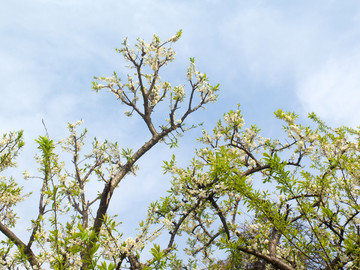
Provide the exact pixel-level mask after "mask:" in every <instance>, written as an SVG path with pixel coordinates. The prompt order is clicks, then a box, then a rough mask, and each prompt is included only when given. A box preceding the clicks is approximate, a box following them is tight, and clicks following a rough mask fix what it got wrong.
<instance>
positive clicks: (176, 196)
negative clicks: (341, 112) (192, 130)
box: [149, 109, 360, 270]
mask: <svg viewBox="0 0 360 270" xmlns="http://www.w3.org/2000/svg"><path fill="white" fill-rule="evenodd" d="M275 114H276V117H277V118H279V119H281V120H283V121H284V122H285V125H284V130H285V132H286V133H287V140H285V142H283V143H281V142H280V141H279V140H272V139H269V138H263V137H262V136H260V129H259V128H257V127H256V126H254V125H253V126H251V127H249V128H244V119H243V116H242V115H241V112H240V110H239V109H238V110H236V111H230V112H229V113H227V114H225V115H224V121H219V122H218V124H217V126H216V127H215V128H214V130H213V133H212V134H208V133H207V132H206V131H204V133H203V137H202V138H200V141H201V142H202V143H203V144H204V145H205V146H204V147H202V148H200V149H199V150H197V151H196V158H194V159H193V160H192V162H191V165H190V166H189V167H187V168H179V167H177V166H176V162H175V159H172V160H171V161H169V162H166V163H165V166H164V168H165V170H166V171H167V172H170V173H172V174H173V181H172V187H171V190H170V191H169V192H170V194H169V195H168V196H166V197H164V198H162V199H161V200H160V201H157V202H155V203H153V204H152V206H151V208H150V209H151V211H149V216H151V217H152V218H153V219H154V220H155V222H153V223H152V225H153V226H155V225H156V224H157V223H159V222H162V223H163V224H164V226H165V227H166V229H167V230H168V231H169V233H170V235H171V240H170V241H169V245H168V247H167V248H166V249H164V253H166V252H167V251H168V250H170V249H172V248H173V238H174V237H175V236H176V235H179V234H181V233H182V234H186V235H187V236H188V244H189V245H188V247H187V252H188V254H189V255H190V256H192V257H193V258H195V257H197V258H198V259H197V262H194V260H193V261H191V262H190V265H191V263H192V267H194V265H205V266H206V267H204V268H208V269H283V270H295V269H323V270H325V269H326V270H330V269H332V270H335V269H360V223H359V221H360V219H359V210H360V208H359V203H360V182H359V179H360V178H359V176H360V173H359V172H360V171H359V168H360V167H359V166H360V163H359V160H360V159H359V150H360V130H359V129H352V128H348V127H340V128H336V129H333V128H330V127H328V126H326V125H325V124H324V123H323V122H322V121H320V120H319V119H318V118H317V117H316V116H315V115H314V114H310V115H309V117H310V119H312V120H313V121H314V123H315V124H316V126H317V127H316V128H311V127H309V126H302V125H300V124H297V123H296V118H297V116H296V115H295V114H293V113H285V112H283V111H281V110H279V111H277V112H276V113H275ZM151 212H153V213H154V214H152V213H151ZM219 250H223V251H225V252H226V253H227V254H228V255H227V256H225V258H224V257H223V258H224V259H222V260H219V259H218V258H217V256H216V255H217V254H218V256H219V254H220V256H221V253H219ZM164 260H165V261H166V258H165V257H164ZM201 260H202V264H199V263H200V262H199V261H201ZM167 261H169V260H167ZM169 264H170V262H169ZM190 268H191V267H190Z"/></svg>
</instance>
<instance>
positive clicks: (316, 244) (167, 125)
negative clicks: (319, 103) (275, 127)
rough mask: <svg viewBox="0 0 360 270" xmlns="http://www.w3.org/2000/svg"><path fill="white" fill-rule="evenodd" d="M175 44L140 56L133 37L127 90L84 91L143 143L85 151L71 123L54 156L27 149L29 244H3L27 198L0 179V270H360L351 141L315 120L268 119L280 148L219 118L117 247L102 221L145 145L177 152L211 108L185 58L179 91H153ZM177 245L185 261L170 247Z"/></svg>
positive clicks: (6, 163) (165, 87) (204, 85)
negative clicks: (190, 123) (95, 188)
mask: <svg viewBox="0 0 360 270" xmlns="http://www.w3.org/2000/svg"><path fill="white" fill-rule="evenodd" d="M180 35H181V32H179V33H177V34H176V35H175V36H174V37H172V38H170V39H169V40H167V41H165V42H161V41H160V39H159V38H158V37H157V36H154V38H153V40H152V42H151V43H150V44H147V43H145V42H144V41H143V40H141V39H139V40H138V43H137V45H136V47H135V49H134V50H133V49H132V48H131V47H130V46H129V45H128V43H127V40H125V41H124V43H123V47H122V48H121V49H119V50H117V51H118V52H119V53H121V54H122V55H123V57H124V58H125V60H126V61H128V63H129V67H130V68H131V69H132V70H134V75H129V76H128V77H127V80H126V82H125V83H123V82H122V81H121V80H120V78H119V77H118V75H117V74H116V73H114V75H113V76H112V77H108V78H105V77H99V78H96V79H97V82H95V83H94V86H93V88H94V90H96V91H100V90H103V89H107V90H109V91H110V92H111V93H113V94H115V95H116V97H117V99H119V100H120V101H121V102H122V104H123V105H124V106H127V107H128V108H129V110H127V111H125V114H126V115H127V116H131V115H133V114H136V115H138V116H139V117H140V118H141V119H143V121H144V123H145V128H146V129H147V130H149V133H150V138H149V139H148V140H147V141H146V142H145V143H144V144H143V145H142V146H141V147H140V148H139V149H137V150H134V151H133V150H130V149H121V148H120V147H119V146H118V144H117V143H112V142H109V141H105V142H100V141H98V140H96V139H95V140H94V141H93V143H92V151H91V152H90V153H84V147H83V146H84V144H85V138H86V129H83V130H80V131H79V126H80V125H81V122H76V123H74V124H69V126H68V129H69V133H70V134H69V136H68V138H66V139H64V140H61V141H60V142H59V143H58V144H57V143H55V142H54V141H53V140H51V139H50V138H49V137H48V136H47V135H46V136H40V137H39V138H38V139H37V143H38V148H39V155H38V156H36V160H37V162H38V163H39V171H40V176H31V175H29V174H28V173H25V174H24V175H25V178H31V181H35V180H39V179H40V180H41V181H42V188H41V192H40V199H39V207H38V213H37V215H36V216H35V217H34V219H33V220H32V227H31V228H30V234H29V238H28V239H27V241H25V240H24V239H20V238H19V236H17V235H16V234H15V233H14V232H13V231H14V230H13V228H14V227H15V226H16V215H15V213H14V207H15V206H16V204H17V203H19V202H20V201H22V200H24V199H26V196H24V194H22V188H21V187H20V186H19V184H18V183H17V182H16V181H15V180H14V179H13V178H7V177H5V176H1V179H0V191H1V195H2V196H1V197H0V206H1V212H0V231H1V232H2V233H3V234H4V235H5V238H3V240H1V242H0V265H1V267H2V268H4V269H15V268H16V267H18V266H21V267H23V268H27V269H41V268H49V267H51V268H53V269H198V268H203V269H284V270H295V269H296V270H297V269H321V270H335V269H360V259H359V258H360V225H359V224H360V219H359V212H360V207H359V203H360V158H359V152H360V130H359V129H351V128H347V127H340V128H336V129H333V128H330V127H328V126H326V125H325V124H324V123H323V122H322V121H320V120H319V119H318V118H317V117H316V116H315V115H314V114H310V118H311V119H312V120H313V121H314V123H315V128H312V127H308V126H303V125H300V124H298V123H297V116H296V115H295V114H293V113H286V112H283V111H281V110H279V111H277V112H276V113H275V115H276V117H278V118H279V119H281V120H283V121H284V123H285V124H284V131H285V133H286V139H285V140H277V139H270V138H264V137H262V136H261V135H260V129H259V128H258V127H256V126H255V125H253V126H250V127H246V128H245V123H244V119H243V116H242V115H241V112H240V110H239V109H237V110H235V111H230V112H229V113H227V114H225V115H224V120H222V121H219V122H218V124H217V126H216V127H215V128H214V130H213V132H212V133H208V132H206V131H204V132H203V136H202V138H200V142H201V143H202V144H203V145H204V146H203V147H202V148H200V149H198V150H196V157H195V158H194V159H193V160H192V161H191V164H190V165H189V166H188V167H187V168H180V167H178V166H177V165H176V161H175V157H173V159H172V160H170V161H166V162H165V165H164V169H165V171H166V172H168V173H171V174H172V175H173V180H172V186H171V189H170V190H169V194H168V196H166V197H164V198H161V199H159V200H158V201H156V202H153V203H152V204H151V205H150V206H149V211H148V214H147V216H146V218H145V219H144V220H143V221H142V222H140V226H139V233H138V235H137V236H135V237H132V238H131V237H130V238H127V239H123V238H122V234H121V232H119V231H118V230H117V229H118V226H117V225H118V221H117V219H116V218H115V217H112V216H110V215H108V214H107V212H108V208H109V207H110V202H111V198H112V196H113V194H114V193H115V192H116V190H115V189H116V188H117V187H118V186H119V183H120V182H121V181H122V180H123V179H124V178H125V176H126V175H128V174H130V173H133V174H134V173H135V172H136V169H137V167H136V163H137V161H138V160H139V159H140V158H141V157H142V156H143V155H144V154H145V153H147V152H148V151H149V150H150V149H151V148H152V147H153V146H154V145H155V144H157V143H160V142H166V143H168V144H170V146H176V143H177V140H176V138H177V136H179V135H181V134H182V133H183V132H184V131H185V130H186V129H188V128H187V127H186V126H185V120H186V118H187V117H188V116H189V115H190V114H191V113H193V112H195V111H196V110H198V109H199V108H201V107H203V106H204V105H205V104H206V103H208V102H213V101H215V99H216V91H217V90H218V86H211V85H210V84H209V82H208V80H207V78H206V76H205V74H202V73H200V72H198V71H197V70H196V68H195V64H194V59H191V61H190V67H189V69H188V72H187V79H188V83H189V90H188V91H185V86H176V87H172V86H171V85H170V83H169V82H163V81H162V80H161V79H160V76H159V71H160V69H161V68H162V67H163V66H164V65H166V64H167V63H169V62H171V61H173V59H174V55H175V53H174V51H173V50H172V49H171V44H173V43H174V42H176V41H177V40H178V39H179V37H180ZM166 102H167V103H168V105H169V111H168V115H169V116H168V119H163V120H159V119H158V118H156V119H155V118H154V116H153V112H154V109H155V107H156V106H158V104H160V103H166ZM181 108H183V109H181ZM155 120H156V122H157V123H158V122H159V121H160V124H155ZM161 121H162V122H161ZM23 144H24V143H23V140H22V132H18V133H16V132H13V133H9V134H5V135H4V136H3V137H2V139H1V140H0V172H3V171H4V170H6V169H7V168H9V167H12V166H15V165H16V164H15V161H14V159H15V157H16V156H17V155H18V153H19V150H20V149H21V148H22V146H23ZM58 148H60V149H58ZM61 150H62V151H66V152H69V153H70V156H71V160H70V162H67V163H66V162H65V161H61V160H60V158H59V155H58V154H57V153H59V151H61ZM33 178H34V179H33ZM90 181H99V183H100V184H101V186H102V189H100V190H99V193H98V195H97V196H95V197H94V198H90V197H89V196H90V195H89V193H88V192H87V186H88V184H89V182H90ZM25 195H26V194H25ZM163 232H167V234H166V235H168V239H166V240H165V241H167V242H166V243H165V244H164V239H163V238H162V241H161V242H159V243H161V245H160V244H159V243H157V244H151V247H149V245H150V242H151V241H152V240H154V239H155V238H156V237H157V236H159V234H160V233H163ZM185 236H187V237H188V242H187V245H186V246H185V248H184V250H185V252H186V253H185V254H182V253H181V250H180V245H176V243H179V242H178V240H179V238H181V237H185ZM182 240H183V239H181V241H182ZM145 247H148V248H147V249H145ZM149 249H150V256H147V257H145V258H144V256H143V255H142V252H144V251H145V250H149ZM181 249H183V248H182V247H181ZM186 254H187V255H186ZM186 256H188V260H186Z"/></svg>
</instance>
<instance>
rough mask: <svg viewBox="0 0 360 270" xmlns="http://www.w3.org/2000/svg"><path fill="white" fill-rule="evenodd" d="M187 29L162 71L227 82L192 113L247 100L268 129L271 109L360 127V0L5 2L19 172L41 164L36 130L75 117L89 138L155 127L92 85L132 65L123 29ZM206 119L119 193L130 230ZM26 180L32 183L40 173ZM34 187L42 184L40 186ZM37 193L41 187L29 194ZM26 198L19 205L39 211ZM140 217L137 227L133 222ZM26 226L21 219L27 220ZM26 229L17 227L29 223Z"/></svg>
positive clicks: (247, 109)
mask: <svg viewBox="0 0 360 270" xmlns="http://www.w3.org/2000/svg"><path fill="white" fill-rule="evenodd" d="M179 29H182V31H183V36H182V38H181V39H180V40H179V42H178V43H177V44H176V45H175V46H174V50H175V51H176V52H177V56H176V61H175V62H174V63H172V64H171V65H169V66H168V67H167V68H166V70H165V71H164V73H163V74H162V77H163V78H164V79H167V80H169V81H171V82H173V83H174V85H176V84H182V83H185V82H186V69H187V67H188V65H189V58H190V57H195V61H196V65H197V68H198V69H199V70H200V71H201V72H205V73H206V74H207V76H208V77H209V80H210V82H211V83H212V84H217V83H219V84H220V93H219V98H218V102H217V103H215V104H210V105H208V106H207V109H206V110H204V111H201V112H198V113H196V114H194V115H193V116H192V117H191V119H190V122H191V123H197V122H204V128H206V129H212V127H213V126H214V125H215V123H216V121H217V120H218V119H220V118H221V117H222V115H223V114H224V113H225V112H227V111H229V110H230V109H235V108H236V106H237V104H241V109H242V111H243V114H244V117H245V122H246V123H248V124H257V125H258V126H259V127H260V128H262V129H263V131H264V133H265V135H269V136H275V135H278V134H280V133H279V129H280V127H281V123H279V121H277V120H275V118H274V115H273V112H274V111H276V110H277V109H279V108H281V109H283V110H286V111H294V112H296V113H297V114H299V115H300V119H301V120H303V121H306V117H307V114H308V113H309V112H315V113H316V114H317V115H318V116H319V117H320V118H321V119H323V120H325V121H326V122H327V123H329V124H330V125H333V126H340V125H348V126H352V127H356V126H360V123H359V119H360V106H359V105H358V103H359V101H360V76H359V73H360V30H359V29H360V2H359V1H355V0H347V1H341V0H338V1H335V0H334V1H333V0H318V1H313V0H303V1H287V0H273V1H265V0H248V1H244V0H237V1H229V0H201V1H200V0H192V1H190V0H183V1H175V0H132V1H130V0H122V1H116V0H103V1H92V0H90V1H89V0H87V1H85V0H46V1H45V0H32V1H26V0H14V1H5V2H4V3H2V11H1V16H0V81H1V87H0V94H1V99H0V123H1V126H0V131H1V133H5V132H9V131H11V130H20V129H23V130H24V132H25V140H26V146H25V148H24V150H23V152H22V155H21V157H20V158H19V159H18V161H19V167H18V168H17V169H16V170H17V171H24V170H29V171H30V172H34V173H36V170H35V169H34V163H33V161H32V157H33V155H34V154H35V153H36V145H35V144H34V140H35V139H36V138H37V136H39V135H43V134H44V133H45V131H44V127H43V124H42V119H44V121H45V123H46V126H47V130H48V132H49V135H50V136H51V137H52V138H53V139H54V140H59V139H61V138H63V137H64V136H66V134H67V133H66V125H67V123H68V122H75V121H77V120H79V119H83V120H84V122H85V123H84V126H85V127H87V128H88V130H89V141H88V142H89V143H91V138H93V137H95V136H96V137H97V138H100V139H109V140H112V141H118V142H119V144H120V145H121V146H124V147H133V148H134V149H135V148H136V147H139V146H141V144H142V143H143V142H145V140H146V139H148V138H149V135H150V134H149V133H148V131H147V130H146V129H145V128H144V126H143V125H142V123H141V121H139V119H137V118H130V119H129V118H126V117H125V116H123V112H124V111H125V110H126V108H124V107H123V106H122V105H121V104H120V102H118V101H117V100H116V99H115V98H114V97H113V96H111V95H110V94H109V93H95V92H94V91H92V90H91V83H92V81H93V77H94V76H109V75H111V74H112V72H113V71H117V72H118V73H119V75H120V76H122V77H123V78H126V72H127V70H126V69H125V65H126V63H125V62H124V61H122V58H121V55H119V54H117V53H116V52H115V50H114V49H115V48H118V47H120V46H121V42H122V41H123V39H124V38H125V37H128V38H129V42H130V43H132V44H134V43H135V41H136V38H138V37H141V38H144V39H145V40H147V41H150V40H151V37H152V35H153V34H155V33H156V34H158V35H159V36H160V38H162V39H163V40H165V39H167V38H169V37H171V36H173V35H174V34H175V33H176V32H177V31H178V30H179ZM200 135H201V129H197V130H192V131H190V132H188V133H187V134H185V136H184V137H183V138H182V139H181V140H180V141H179V146H180V147H179V148H178V149H175V150H173V149H169V148H168V147H167V146H166V145H159V146H157V147H155V148H154V149H152V150H151V151H150V152H149V153H148V154H147V155H146V156H145V157H143V158H142V160H141V162H140V172H139V175H138V177H136V178H129V179H125V181H123V182H122V183H121V186H120V189H119V190H118V191H117V194H116V195H115V196H114V201H113V204H112V205H111V211H112V213H115V214H118V215H119V216H120V217H121V219H122V220H123V221H124V224H123V230H124V231H126V232H128V233H129V234H131V229H130V228H133V227H134V226H135V225H136V224H137V222H138V221H140V219H141V218H142V217H143V215H144V213H145V211H146V207H147V205H149V203H150V202H151V201H153V200H156V199H157V198H159V197H160V196H163V195H165V191H166V189H167V188H168V187H169V180H170V179H171V176H170V175H163V173H162V169H161V166H162V160H168V159H169V158H170V157H171V155H172V154H173V153H175V154H176V156H177V157H178V160H179V163H180V164H187V162H188V161H189V160H190V159H191V157H192V156H193V152H194V147H199V145H197V144H196V138H197V137H199V136H200ZM19 182H20V183H22V184H24V185H25V186H26V188H25V190H27V191H31V190H32V189H35V188H36V185H39V183H38V184H36V183H35V184H33V183H28V182H23V181H22V180H21V179H19ZM35 194H36V193H35ZM30 199H31V200H32V201H31V202H36V196H35V195H34V196H33V197H30ZM27 207H28V205H26V206H25V205H22V206H21V208H20V209H19V212H20V214H22V215H24V216H25V217H29V215H31V211H30V212H29V210H28V208H27ZM134 224H135V225H134ZM18 229H19V228H18ZM21 229H23V228H20V229H19V230H21Z"/></svg>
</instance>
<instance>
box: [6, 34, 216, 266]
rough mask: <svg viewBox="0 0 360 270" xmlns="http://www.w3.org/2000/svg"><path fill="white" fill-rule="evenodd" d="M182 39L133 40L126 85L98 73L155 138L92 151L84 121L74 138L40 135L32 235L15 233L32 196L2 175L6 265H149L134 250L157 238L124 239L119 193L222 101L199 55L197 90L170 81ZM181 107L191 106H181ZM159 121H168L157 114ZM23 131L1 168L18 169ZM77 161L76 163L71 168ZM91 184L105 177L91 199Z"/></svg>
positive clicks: (9, 145)
mask: <svg viewBox="0 0 360 270" xmlns="http://www.w3.org/2000/svg"><path fill="white" fill-rule="evenodd" d="M180 36H181V31H179V32H178V33H177V34H176V35H175V36H173V37H171V38H170V39H168V40H167V41H165V42H162V41H161V40H160V39H159V37H158V36H156V35H154V37H153V40H152V42H151V43H149V44H148V43H146V42H145V41H144V40H142V39H138V42H137V44H136V46H135V49H132V48H131V47H130V46H129V44H128V41H127V39H125V40H124V42H123V44H122V48H121V49H117V52H118V53H120V54H122V56H123V57H124V59H125V60H126V61H127V62H128V64H129V68H130V70H132V71H134V73H133V75H128V76H127V80H126V82H125V83H123V82H122V81H121V79H120V77H119V76H118V75H117V74H116V73H114V74H113V76H112V77H96V78H95V79H96V81H95V82H94V83H93V89H94V90H95V91H97V92H98V91H100V90H103V89H107V90H109V91H110V92H111V93H113V94H115V96H116V98H117V99H119V100H120V101H121V103H122V104H123V105H125V106H127V107H128V108H129V110H128V111H125V114H126V115H127V116H131V115H133V114H135V115H138V116H139V117H140V118H141V119H142V120H143V121H144V123H145V126H146V129H148V130H149V132H150V138H149V139H147V141H146V142H145V143H144V144H143V145H142V146H141V147H140V148H139V149H137V150H132V149H121V148H120V147H119V145H118V144H117V143H116V142H115V143H112V142H109V141H105V142H100V141H98V140H97V139H96V138H95V139H94V141H93V143H92V151H91V152H90V153H84V151H83V145H84V144H85V138H86V133H87V130H86V129H83V130H80V131H79V126H80V125H81V121H78V122H76V123H74V124H69V125H68V129H69V136H68V138H66V139H64V140H61V141H60V142H59V143H55V142H54V141H53V140H52V139H51V138H49V136H48V135H45V136H39V138H38V139H37V140H36V142H37V144H38V149H39V155H37V156H36V161H37V162H38V164H39V171H40V172H41V175H39V176H31V175H29V173H27V172H26V173H25V174H24V176H25V178H27V179H29V178H30V179H31V181H36V180H40V181H42V188H41V190H40V195H39V206H38V213H37V215H36V217H34V219H33V220H32V228H31V229H30V235H29V239H28V240H27V241H25V240H24V239H20V238H19V237H18V236H17V235H16V234H15V233H14V232H13V228H14V227H15V226H16V215H15V214H14V212H13V209H14V207H15V205H16V204H17V203H18V202H20V201H22V200H23V199H24V196H26V194H22V187H21V186H20V185H19V183H17V182H16V181H15V180H14V179H13V178H9V179H8V178H6V177H4V176H2V178H1V179H0V180H1V184H0V189H1V192H2V193H1V195H2V196H1V199H0V200H1V202H0V203H1V219H0V231H1V232H2V233H3V234H4V235H5V237H6V238H5V240H2V241H1V248H0V265H2V268H4V269H16V267H18V266H21V267H23V268H26V269H41V268H44V267H45V268H48V267H51V268H54V269H120V268H121V267H125V266H126V265H128V266H129V267H130V268H131V269H139V268H141V264H140V261H139V257H138V256H137V255H136V254H134V253H133V252H131V250H132V249H133V248H134V247H135V246H136V247H139V248H141V247H143V246H144V245H145V244H146V242H147V241H149V239H147V238H141V239H140V238H137V239H136V240H135V241H134V240H133V239H132V238H129V239H127V240H125V241H124V240H123V239H122V238H121V236H122V234H121V232H119V231H118V230H117V225H118V221H117V220H116V218H114V217H111V216H109V215H108V214H107V212H108V208H109V205H110V202H111V198H112V196H113V194H114V192H116V191H115V189H116V188H117V187H118V186H119V183H120V182H121V181H122V180H123V179H124V178H125V177H126V175H128V174H130V173H132V174H135V172H136V170H137V166H136V163H137V161H138V160H139V159H140V158H141V157H142V156H144V155H145V154H146V153H147V152H148V151H149V150H150V149H151V148H152V147H153V146H154V145H156V144H157V143H160V142H165V143H168V144H170V146H171V147H172V146H176V144H177V137H178V136H181V135H182V134H183V132H184V131H186V130H187V129H189V128H192V127H187V126H185V120H186V119H187V118H188V116H189V115H190V114H192V113H193V112H195V111H197V110H198V109H199V108H202V107H204V105H205V104H207V103H208V102H214V101H215V100H216V97H217V96H216V92H217V91H218V85H217V86H211V85H210V84H209V82H208V79H207V77H206V75H205V74H203V73H200V72H199V71H197V70H196V68H195V62H194V59H191V61H190V67H189V68H188V70H187V79H188V84H189V88H190V89H189V90H188V91H187V92H186V91H185V85H180V86H175V87H172V86H171V85H170V83H169V82H167V81H162V80H161V78H160V70H161V69H162V68H163V67H164V66H166V65H167V64H168V63H170V62H172V61H173V60H174V58H175V52H174V51H173V50H172V48H171V45H172V44H173V43H175V42H176V41H178V39H179V38H180ZM161 103H168V105H169V111H168V119H162V122H161V123H160V125H159V126H157V125H155V124H154V121H155V119H154V116H153V115H154V114H153V112H154V110H155V108H156V107H157V106H158V105H159V104H161ZM181 107H182V108H183V109H181ZM156 121H157V122H159V121H160V120H159V119H158V118H156ZM23 144H24V143H23V140H22V132H18V133H14V132H13V133H9V134H5V135H4V136H3V138H2V140H1V141H0V153H1V160H0V162H1V163H0V164H1V166H0V171H1V172H2V171H4V170H5V169H6V168H8V167H11V166H15V161H14V158H15V157H16V156H17V155H18V153H19V150H20V149H21V148H22V146H23ZM59 148H61V150H62V151H65V152H69V153H70V155H71V159H70V160H69V161H68V162H65V161H61V160H60V158H59V154H58V151H59ZM70 165H71V166H70ZM90 181H99V182H100V183H101V184H102V186H103V187H102V190H99V193H98V195H97V196H96V197H94V198H89V196H88V193H87V190H86V187H87V185H88V183H89V182H90Z"/></svg>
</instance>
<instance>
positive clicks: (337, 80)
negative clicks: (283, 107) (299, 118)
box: [297, 50, 360, 126]
mask: <svg viewBox="0 0 360 270" xmlns="http://www.w3.org/2000/svg"><path fill="white" fill-rule="evenodd" d="M359 74H360V50H359V51H357V52H355V53H354V54H349V55H345V56H342V57H341V56H337V57H335V58H333V59H329V60H328V61H327V63H324V65H323V66H322V67H321V68H320V69H318V70H313V72H311V73H309V74H307V75H306V76H304V77H303V78H302V80H301V81H299V83H298V86H297V91H298V96H299V99H300V101H301V102H302V104H303V105H304V107H305V110H306V111H314V112H316V113H317V114H318V115H319V116H320V117H321V118H324V120H327V121H330V122H333V123H336V124H346V125H351V126H360V120H359V119H360V108H359V101H360V76H359Z"/></svg>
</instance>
